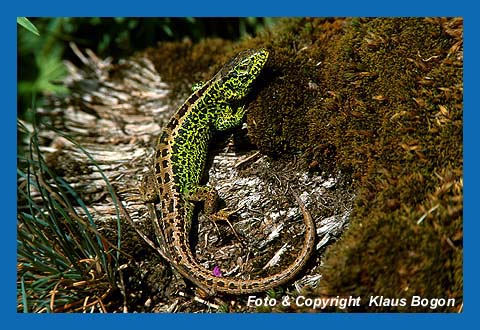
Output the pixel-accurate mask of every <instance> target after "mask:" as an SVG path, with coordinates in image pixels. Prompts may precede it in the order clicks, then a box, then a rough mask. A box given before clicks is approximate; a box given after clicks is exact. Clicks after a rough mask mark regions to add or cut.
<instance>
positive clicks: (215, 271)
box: [212, 266, 222, 277]
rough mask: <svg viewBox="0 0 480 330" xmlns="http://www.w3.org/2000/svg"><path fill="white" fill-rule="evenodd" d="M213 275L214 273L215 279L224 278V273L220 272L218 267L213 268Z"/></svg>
mask: <svg viewBox="0 0 480 330" xmlns="http://www.w3.org/2000/svg"><path fill="white" fill-rule="evenodd" d="M212 273H213V276H215V277H222V271H221V270H220V267H218V266H215V267H213V271H212Z"/></svg>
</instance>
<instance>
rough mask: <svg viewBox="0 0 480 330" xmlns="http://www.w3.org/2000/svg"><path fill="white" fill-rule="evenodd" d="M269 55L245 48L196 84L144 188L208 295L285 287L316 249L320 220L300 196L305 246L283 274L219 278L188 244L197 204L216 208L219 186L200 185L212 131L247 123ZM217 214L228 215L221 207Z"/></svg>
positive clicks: (180, 265) (190, 274) (170, 250)
mask: <svg viewBox="0 0 480 330" xmlns="http://www.w3.org/2000/svg"><path fill="white" fill-rule="evenodd" d="M267 58H268V51H267V50H266V49H258V50H253V49H249V50H245V51H242V52H240V53H239V54H238V55H237V56H235V57H234V58H232V59H231V60H230V61H229V62H228V63H227V64H225V65H224V66H223V67H222V68H221V70H220V71H219V72H218V73H217V74H216V75H215V76H214V77H213V78H212V79H210V80H209V81H207V82H206V83H204V84H202V85H201V86H200V87H197V88H196V90H195V91H194V93H193V94H192V95H191V96H190V97H189V98H188V99H187V100H186V101H185V103H184V104H183V105H182V106H181V107H180V108H179V109H178V110H177V112H176V113H175V114H174V115H173V116H172V118H171V119H170V121H169V123H168V124H167V125H166V127H165V128H164V130H163V133H162V134H161V135H160V137H159V139H158V143H157V147H156V151H155V159H154V171H153V172H154V177H151V176H150V177H148V176H147V177H146V179H145V180H144V185H143V187H142V189H141V190H142V192H143V198H144V200H145V202H157V199H158V197H159V205H160V208H161V214H162V219H161V223H160V226H159V227H160V230H161V232H162V236H163V239H164V243H165V245H166V246H165V250H166V252H167V254H168V255H169V260H170V261H171V262H172V264H173V266H174V268H175V269H176V270H177V271H178V272H179V273H180V274H181V275H182V276H184V277H186V278H188V279H189V280H190V281H192V282H193V283H194V284H195V285H197V286H198V287H200V288H201V289H203V290H204V291H206V292H208V293H215V292H223V293H227V294H246V293H252V292H260V291H265V290H268V289H270V288H273V287H275V286H278V285H281V284H283V283H285V282H287V281H289V280H291V279H292V278H293V277H294V276H295V275H297V274H298V272H299V271H300V270H301V269H302V268H303V266H304V265H305V263H306V261H307V260H308V258H309V256H310V255H311V253H312V251H313V247H314V241H315V224H314V222H313V220H312V217H311V216H310V214H309V213H308V211H307V210H306V208H305V206H304V205H303V204H302V202H301V201H300V199H299V198H298V196H296V195H294V196H295V198H296V200H297V202H298V203H299V205H300V208H301V210H302V213H303V216H304V221H305V225H306V231H305V244H304V246H303V248H302V250H301V251H300V253H299V255H298V257H297V258H296V259H295V261H294V262H293V263H292V264H291V265H290V266H289V267H287V268H286V269H285V270H283V271H282V272H280V273H278V274H274V275H271V276H267V277H265V278H260V279H248V280H242V279H234V278H224V277H218V276H215V275H214V274H213V273H212V271H209V270H207V269H205V268H204V267H202V266H201V265H200V264H199V263H198V261H197V260H196V259H195V257H194V255H193V253H192V250H191V246H190V242H189V233H190V228H191V224H192V219H193V210H194V204H193V202H198V201H203V202H204V212H205V213H206V214H209V215H213V214H214V212H215V210H216V204H217V203H216V202H217V199H218V195H217V192H216V190H215V189H213V188H211V187H207V186H202V185H200V179H201V177H202V174H203V171H204V167H205V161H206V157H207V151H208V144H209V142H210V139H211V137H212V134H213V131H214V130H218V131H223V130H227V129H229V128H232V127H235V126H238V125H239V124H240V123H241V122H242V118H243V116H244V113H245V110H246V108H245V104H244V99H245V97H246V95H247V94H248V93H249V91H250V89H251V86H252V83H253V82H254V81H255V79H256V78H257V77H258V76H259V74H260V71H261V70H262V68H263V67H264V65H265V63H266V61H267ZM149 178H150V179H149ZM217 214H218V215H219V217H222V216H224V215H225V214H222V210H220V211H219V212H218V213H217Z"/></svg>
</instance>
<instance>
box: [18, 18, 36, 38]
mask: <svg viewBox="0 0 480 330" xmlns="http://www.w3.org/2000/svg"><path fill="white" fill-rule="evenodd" d="M17 24H19V25H20V26H23V27H24V28H25V29H27V30H28V31H30V32H32V33H33V34H35V35H36V36H39V37H40V32H38V29H37V27H36V26H35V25H33V23H32V22H30V20H29V19H28V18H26V17H17Z"/></svg>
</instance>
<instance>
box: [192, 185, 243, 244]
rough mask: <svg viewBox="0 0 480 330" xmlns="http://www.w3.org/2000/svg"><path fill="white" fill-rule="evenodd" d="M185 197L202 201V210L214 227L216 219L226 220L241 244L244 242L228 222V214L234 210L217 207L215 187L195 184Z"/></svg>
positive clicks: (217, 200)
mask: <svg viewBox="0 0 480 330" xmlns="http://www.w3.org/2000/svg"><path fill="white" fill-rule="evenodd" d="M187 199H188V200H190V201H192V202H203V211H204V213H205V214H206V215H207V216H208V218H209V219H210V220H212V221H213V224H214V225H215V227H217V224H216V222H217V221H225V222H227V224H228V225H229V226H230V228H231V229H232V231H233V234H234V235H235V237H236V238H237V240H239V241H240V243H241V244H242V245H243V244H244V243H243V241H242V240H241V239H240V237H239V236H238V234H237V231H236V230H235V228H234V227H233V225H232V223H231V222H230V216H231V215H232V214H233V213H235V212H236V211H232V210H229V209H228V208H222V209H220V210H219V209H218V204H219V203H218V202H219V200H220V198H219V196H218V192H217V190H216V189H215V188H212V187H209V186H197V187H195V188H194V189H191V190H190V193H189V194H188V196H187ZM217 229H218V227H217Z"/></svg>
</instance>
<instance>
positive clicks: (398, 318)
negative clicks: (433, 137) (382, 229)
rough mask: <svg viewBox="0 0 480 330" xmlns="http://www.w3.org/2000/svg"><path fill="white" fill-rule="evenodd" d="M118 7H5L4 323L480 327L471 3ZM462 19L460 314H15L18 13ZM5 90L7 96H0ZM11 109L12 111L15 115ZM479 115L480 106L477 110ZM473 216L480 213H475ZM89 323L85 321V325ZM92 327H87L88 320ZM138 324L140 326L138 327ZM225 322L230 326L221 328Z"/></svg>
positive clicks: (26, 3)
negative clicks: (427, 17) (462, 122)
mask: <svg viewBox="0 0 480 330" xmlns="http://www.w3.org/2000/svg"><path fill="white" fill-rule="evenodd" d="M132 4H133V3H131V2H130V3H127V4H119V3H118V1H113V0H109V1H102V2H101V1H91V0H83V1H81V2H76V3H71V2H66V1H62V2H61V1H58V0H55V1H45V0H44V1H38V0H37V1H32V0H23V1H21V2H18V3H12V4H9V5H10V6H9V7H11V8H5V9H4V14H3V16H5V17H3V19H1V20H0V24H1V27H2V31H4V33H3V37H4V39H5V44H6V45H7V46H6V47H4V48H3V50H2V51H1V52H0V56H1V59H2V61H1V62H0V63H2V64H3V65H2V66H1V68H2V73H3V74H2V75H1V80H2V89H1V91H2V94H3V95H4V98H3V100H2V101H3V109H4V110H3V111H2V116H3V118H4V120H2V121H1V124H0V125H1V129H0V134H1V141H4V143H3V145H2V151H3V153H4V155H3V157H2V158H3V161H2V162H1V163H0V164H1V166H2V171H1V172H0V173H1V175H2V181H1V182H2V186H3V189H2V191H1V199H0V201H1V203H2V204H3V207H2V210H3V211H4V213H3V216H2V218H3V221H2V227H3V228H2V229H3V230H2V231H3V233H4V237H3V239H2V240H0V244H1V248H2V249H1V251H4V253H3V258H2V259H3V260H2V264H3V265H4V267H2V270H3V271H2V272H1V277H2V281H1V282H0V283H1V286H2V290H1V292H2V293H3V297H2V298H3V299H0V304H1V309H0V311H1V313H2V314H3V315H2V316H4V318H3V319H2V321H3V323H4V324H6V323H10V321H12V322H15V325H14V326H15V327H21V328H24V327H28V326H31V327H32V328H38V327H40V326H41V327H48V328H49V329H55V328H63V327H64V326H67V327H68V328H69V329H85V328H86V327H89V326H91V325H95V326H97V325H98V326H107V327H109V328H119V327H120V328H131V327H132V326H133V327H139V326H141V327H142V328H144V327H145V328H149V327H155V328H165V329H168V328H170V327H171V328H177V327H179V328H183V327H189V328H192V329H195V328H203V327H215V328H220V329H222V328H223V329H228V330H233V329H243V330H244V329H245V327H246V326H252V325H254V326H255V327H262V326H268V327H272V328H277V327H278V326H280V328H289V329H290V328H292V327H294V328H296V327H299V326H302V327H310V326H315V327H318V328H320V327H321V328H330V327H334V328H337V327H339V326H340V327H342V328H343V327H346V326H348V327H351V328H358V327H359V326H360V327H361V328H363V327H367V326H382V327H385V328H391V327H392V326H393V327H395V328H396V327H404V326H409V327H414V328H423V329H426V328H431V327H435V328H442V329H443V328H445V329H452V328H454V327H458V326H459V325H462V326H465V325H467V322H468V323H470V322H469V321H472V322H471V323H472V324H473V323H474V322H475V321H476V322H475V323H477V324H478V321H477V319H476V318H475V316H477V315H476V313H475V311H476V310H478V302H477V300H478V298H479V285H478V279H477V277H478V276H477V275H476V272H475V270H476V268H475V262H474V260H478V256H476V255H475V254H476V253H475V252H476V250H475V249H476V248H478V244H475V243H474V242H475V241H478V238H477V236H478V234H479V230H478V229H479V224H478V223H479V222H478V219H476V218H475V214H476V211H477V210H476V208H475V203H476V202H478V197H477V196H476V194H475V193H476V188H477V187H478V186H479V180H478V174H477V173H478V172H477V166H475V165H476V158H477V154H478V153H477V152H475V144H476V143H477V142H476V139H477V138H478V134H475V133H476V132H478V127H477V125H478V124H480V123H479V121H478V116H479V115H478V113H477V111H475V106H474V105H475V104H478V101H477V102H475V100H476V97H475V94H476V92H477V90H478V88H475V87H477V85H478V83H477V82H478V81H479V77H480V75H479V70H478V62H479V60H478V58H480V56H478V53H477V52H476V50H477V48H478V46H477V45H478V41H479V39H480V38H479V37H478V36H479V35H480V33H479V28H478V23H476V20H477V19H478V17H477V16H476V15H475V14H476V11H475V9H474V6H473V5H471V4H469V2H468V1H464V0H460V1H445V0H436V1H432V0H430V1H423V2H420V1H412V0H407V1H399V2H398V3H388V2H386V1H369V2H368V3H367V2H366V1H358V0H357V1H355V0H346V1H342V2H340V3H337V2H329V3H326V2H325V3H322V2H320V1H314V0H311V1H305V0H297V1H295V2H286V1H280V2H279V1H275V0H268V1H263V2H261V1H258V0H256V1H252V0H242V1H235V2H234V1H232V2H226V1H218V0H216V1H206V0H202V1H199V0H196V1H192V0H183V1H182V2H171V1H168V3H167V4H165V3H163V2H160V1H158V2H154V1H151V2H149V1H145V0H137V1H135V3H134V5H132ZM152 15H153V16H188V15H191V16H462V17H464V49H465V58H464V86H465V87H464V88H465V90H464V162H465V164H464V178H465V180H464V261H465V262H464V309H463V312H462V313H461V314H453V313H452V314H431V315H430V314H354V313H351V314H246V315H245V314H220V315H219V314H207V315H205V314H202V315H197V314H175V315H172V314H127V315H112V314H110V315H99V314H97V315H88V316H86V315H81V314H73V315H70V314H49V315H35V314H17V313H16V302H15V301H16V288H15V285H12V284H13V283H16V240H15V237H16V236H15V235H16V221H15V219H16V174H14V173H16V111H15V110H16V104H17V102H16V98H15V97H16V83H14V82H16V78H17V71H16V67H17V66H16V64H17V51H16V46H17V45H16V29H17V26H16V17H17V16H152ZM3 92H4V93H3ZM14 109H15V110H14ZM478 110H480V109H478ZM477 212H478V211H477ZM86 322H89V323H88V324H87V323H86ZM90 322H91V323H90ZM139 322H141V323H139ZM225 322H228V323H225Z"/></svg>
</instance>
